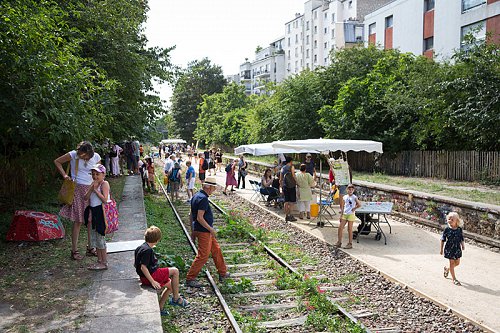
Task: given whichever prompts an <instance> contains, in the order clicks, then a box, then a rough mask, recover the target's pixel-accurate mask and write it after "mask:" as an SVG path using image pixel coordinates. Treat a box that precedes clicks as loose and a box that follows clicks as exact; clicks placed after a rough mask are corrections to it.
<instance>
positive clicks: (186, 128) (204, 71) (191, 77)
mask: <svg viewBox="0 0 500 333" xmlns="http://www.w3.org/2000/svg"><path fill="white" fill-rule="evenodd" d="M225 85H226V79H225V78H224V76H223V74H222V68H221V67H220V66H216V65H213V64H212V63H211V62H210V60H209V59H207V58H204V59H202V60H195V61H193V62H191V63H189V64H188V67H187V69H186V70H185V71H184V72H183V73H181V74H180V76H179V78H178V79H177V81H176V82H175V85H174V91H173V95H172V99H171V101H172V105H171V107H170V113H171V114H172V117H173V119H174V122H175V130H176V133H177V134H178V135H179V136H180V137H181V138H182V139H184V140H186V141H190V140H191V139H192V138H193V134H194V131H195V129H196V122H197V120H198V115H199V113H200V110H199V108H198V105H199V104H200V103H201V102H202V101H203V95H212V94H215V93H220V92H222V89H223V87H224V86H225Z"/></svg>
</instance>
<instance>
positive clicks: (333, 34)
mask: <svg viewBox="0 0 500 333" xmlns="http://www.w3.org/2000/svg"><path fill="white" fill-rule="evenodd" d="M332 39H335V29H332Z"/></svg>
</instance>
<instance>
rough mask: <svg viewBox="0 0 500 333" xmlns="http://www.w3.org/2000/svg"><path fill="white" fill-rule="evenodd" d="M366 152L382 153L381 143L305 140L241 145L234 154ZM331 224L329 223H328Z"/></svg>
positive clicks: (319, 223)
mask: <svg viewBox="0 0 500 333" xmlns="http://www.w3.org/2000/svg"><path fill="white" fill-rule="evenodd" d="M339 150H340V151H342V152H348V151H366V152H369V153H371V152H377V153H383V150H382V143H381V142H378V141H371V140H337V139H307V140H288V141H274V142H272V143H259V144H253V145H243V146H239V147H237V148H236V149H235V150H234V152H235V154H243V153H248V154H252V155H271V154H290V153H296V154H301V153H316V154H321V153H323V154H328V153H329V152H335V151H339ZM321 172H322V163H321V159H320V174H321ZM319 185H320V191H319V200H320V202H322V192H323V191H322V186H321V177H320V184H319ZM318 219H319V222H318V226H323V225H324V223H323V222H322V216H321V210H320V212H319V215H318ZM330 223H331V222H330Z"/></svg>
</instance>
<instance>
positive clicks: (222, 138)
mask: <svg viewBox="0 0 500 333" xmlns="http://www.w3.org/2000/svg"><path fill="white" fill-rule="evenodd" d="M249 102H250V99H249V97H247V96H246V95H245V87H244V86H242V85H238V84H235V83H231V84H229V85H227V86H225V87H224V89H223V91H222V92H221V93H217V94H212V95H204V96H203V102H202V103H201V104H200V106H199V109H200V115H199V117H198V125H197V127H196V130H195V133H194V136H195V139H197V140H200V141H202V142H205V143H206V144H224V145H239V144H241V143H246V142H247V135H246V132H245V126H244V124H245V122H246V107H247V105H248V104H249Z"/></svg>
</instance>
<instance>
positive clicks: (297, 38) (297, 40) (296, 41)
mask: <svg viewBox="0 0 500 333" xmlns="http://www.w3.org/2000/svg"><path fill="white" fill-rule="evenodd" d="M298 42H299V35H298V34H295V44H297V43H298Z"/></svg>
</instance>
